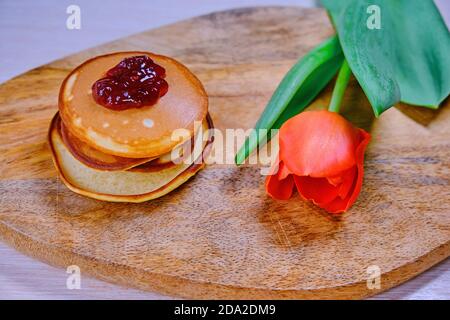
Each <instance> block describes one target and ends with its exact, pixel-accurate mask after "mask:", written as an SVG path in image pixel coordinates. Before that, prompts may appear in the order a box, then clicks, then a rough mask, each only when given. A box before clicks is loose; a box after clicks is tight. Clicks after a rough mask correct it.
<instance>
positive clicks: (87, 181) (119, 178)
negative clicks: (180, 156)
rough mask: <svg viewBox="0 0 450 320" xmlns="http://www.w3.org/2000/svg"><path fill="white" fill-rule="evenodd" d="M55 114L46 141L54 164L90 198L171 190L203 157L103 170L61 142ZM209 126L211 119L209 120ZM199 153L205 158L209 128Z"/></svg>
mask: <svg viewBox="0 0 450 320" xmlns="http://www.w3.org/2000/svg"><path fill="white" fill-rule="evenodd" d="M60 124H61V123H60V120H59V117H58V114H56V115H55V117H54V118H53V120H52V122H51V125H50V128H49V144H50V148H51V150H52V154H53V161H54V164H55V166H56V168H57V170H58V172H59V174H60V176H61V179H62V181H63V182H64V184H65V185H66V186H67V187H68V188H69V189H70V190H72V191H74V192H76V193H78V194H81V195H84V196H88V197H91V198H95V199H99V200H106V201H114V202H143V201H147V200H151V199H155V198H158V197H161V196H163V195H165V194H167V193H168V192H170V191H172V190H174V189H175V188H177V187H178V186H180V185H181V184H183V183H184V182H185V181H187V180H188V179H189V178H190V177H192V176H193V175H195V173H196V172H197V171H199V170H200V169H201V168H203V166H204V162H203V161H198V160H199V159H196V161H195V162H194V161H192V162H190V163H181V164H177V165H175V166H172V167H169V168H162V169H160V170H158V171H149V172H147V171H145V170H144V171H130V170H126V171H102V170H96V169H93V168H90V167H88V166H86V165H85V164H83V163H82V162H80V161H78V159H77V158H76V157H74V156H73V155H72V154H71V152H70V150H69V149H68V148H67V147H66V145H65V144H64V142H63V140H62V137H61V125H60ZM208 124H209V126H210V127H212V122H211V121H210V119H209V121H208ZM209 133H210V136H209V139H208V141H207V143H206V145H205V147H204V149H203V151H202V153H201V155H200V157H202V158H205V157H206V156H207V155H208V153H209V151H210V148H211V144H212V130H210V131H209Z"/></svg>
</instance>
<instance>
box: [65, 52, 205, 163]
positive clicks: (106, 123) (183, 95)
mask: <svg viewBox="0 0 450 320" xmlns="http://www.w3.org/2000/svg"><path fill="white" fill-rule="evenodd" d="M136 55H148V56H149V57H150V58H151V59H152V60H153V61H154V62H155V63H157V64H158V65H160V66H162V67H163V68H165V70H166V77H165V80H166V81H167V83H168V84H169V90H168V92H167V93H166V94H165V95H164V96H163V97H161V98H160V99H159V100H158V101H157V102H156V104H154V105H151V106H145V107H142V108H131V109H127V110H122V111H114V110H111V109H108V108H105V107H104V106H102V105H99V104H97V103H96V101H95V100H94V98H93V96H92V92H91V87H92V84H93V83H94V82H95V81H97V80H98V79H100V78H102V77H103V76H104V75H105V73H106V71H107V70H109V69H111V68H112V67H114V66H116V65H117V64H118V63H119V62H120V61H121V60H123V59H124V58H127V57H132V56H136ZM58 106H59V111H60V115H61V118H62V121H63V122H64V125H65V126H66V127H67V130H68V131H69V132H70V133H71V134H73V135H74V136H75V137H76V138H77V139H79V140H81V141H82V142H84V143H86V144H87V145H89V146H90V147H92V148H93V149H95V150H99V151H102V152H103V153H105V154H109V155H114V156H119V157H124V158H137V159H142V158H155V157H159V156H161V155H163V154H165V153H168V152H170V151H171V150H172V149H173V148H174V147H175V146H176V145H178V144H180V143H182V142H183V141H173V140H172V139H171V135H172V132H173V131H174V130H176V129H186V130H188V132H190V137H192V136H193V135H194V122H195V121H199V122H202V121H203V120H204V119H205V117H206V114H207V110H208V98H207V95H206V92H205V90H204V88H203V85H202V84H201V82H200V81H199V80H198V79H197V77H196V76H195V75H194V74H192V73H191V72H190V71H189V69H187V68H186V67H185V66H183V65H182V64H181V63H179V62H177V61H176V60H174V59H172V58H169V57H165V56H161V55H156V54H153V53H149V52H137V51H136V52H117V53H112V54H107V55H103V56H98V57H95V58H93V59H90V60H88V61H86V62H84V63H83V64H81V65H80V66H79V67H77V68H75V69H74V70H73V71H72V72H71V73H70V74H69V75H68V76H67V78H66V79H65V80H64V82H63V84H62V86H61V90H60V93H59V102H58ZM190 137H187V138H186V140H187V139H189V138H190ZM111 161H112V163H116V162H117V161H118V162H119V163H120V162H121V160H120V159H111ZM139 161H141V160H139ZM139 161H138V162H139Z"/></svg>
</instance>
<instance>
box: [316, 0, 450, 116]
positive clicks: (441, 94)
mask: <svg viewBox="0 0 450 320" xmlns="http://www.w3.org/2000/svg"><path fill="white" fill-rule="evenodd" d="M321 2H322V4H323V5H324V7H325V8H326V9H327V10H328V12H329V13H330V15H331V18H332V21H333V23H334V25H335V28H336V30H337V33H338V36H339V40H340V43H341V46H342V50H343V51H344V55H345V57H346V59H347V61H348V63H349V65H350V68H351V70H352V72H353V74H354V75H355V77H356V78H357V80H358V82H359V84H360V85H361V87H362V88H363V90H364V92H365V94H366V96H367V97H368V99H369V101H370V103H371V105H372V108H373V110H374V113H375V115H376V116H379V115H380V114H381V113H382V112H383V111H385V110H387V109H388V108H390V107H391V106H393V105H394V104H396V103H397V102H399V101H402V102H405V103H408V104H413V105H419V106H425V107H430V108H437V107H438V106H439V104H440V103H441V102H442V101H443V100H444V99H445V98H446V97H447V96H448V95H449V93H450V34H449V31H448V29H447V27H446V25H445V23H444V20H443V19H442V17H441V15H440V13H439V11H438V10H437V8H436V6H435V5H434V3H433V1H432V0H395V1H394V0H339V1H336V0H322V1H321ZM378 18H380V19H379V22H380V25H379V27H380V28H379V29H377V27H378V26H377V25H376V22H377V21H376V19H378ZM374 19H375V20H374Z"/></svg>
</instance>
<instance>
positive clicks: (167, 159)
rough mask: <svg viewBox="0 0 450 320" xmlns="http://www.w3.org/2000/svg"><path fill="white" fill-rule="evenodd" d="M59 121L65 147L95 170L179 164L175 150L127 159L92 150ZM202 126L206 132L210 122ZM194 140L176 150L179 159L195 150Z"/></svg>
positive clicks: (153, 167) (152, 167)
mask: <svg viewBox="0 0 450 320" xmlns="http://www.w3.org/2000/svg"><path fill="white" fill-rule="evenodd" d="M207 118H209V116H207ZM59 119H60V117H59V115H58V119H57V121H58V122H60V124H59V125H60V126H61V137H62V140H63V142H64V144H65V146H66V147H67V148H68V149H69V151H70V153H71V154H72V155H73V156H74V157H75V158H77V159H78V160H79V161H81V162H82V163H84V164H85V165H86V166H88V167H91V168H93V169H98V170H108V171H121V170H128V169H131V168H135V167H136V169H137V170H141V171H142V170H145V171H150V170H153V171H158V170H159V169H161V168H168V167H170V166H173V165H175V164H174V162H177V160H176V159H175V161H173V159H172V153H174V150H172V151H171V152H169V153H166V154H164V155H162V156H160V157H158V158H125V157H119V156H114V155H110V154H107V153H104V152H102V151H100V150H97V149H94V148H92V147H91V146H90V145H88V144H87V143H85V142H83V141H81V140H80V139H78V138H77V137H75V136H74V135H73V134H71V133H70V132H69V131H68V130H67V128H66V126H65V125H64V123H63V122H61V121H60V120H59ZM209 121H210V119H209ZM202 125H203V131H206V130H207V129H208V120H207V119H205V120H203V124H202ZM194 139H195V137H192V139H190V140H188V141H186V142H185V143H184V144H181V145H180V146H177V147H176V148H175V149H176V150H177V151H178V157H181V156H183V154H184V155H186V156H188V155H189V153H190V152H191V151H192V150H191V149H192V148H193V142H194ZM187 148H189V149H187ZM186 153H187V154H186ZM174 154H175V153H174Z"/></svg>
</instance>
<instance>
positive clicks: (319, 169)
mask: <svg viewBox="0 0 450 320" xmlns="http://www.w3.org/2000/svg"><path fill="white" fill-rule="evenodd" d="M369 141H370V134H368V133H367V132H366V131H364V130H363V129H360V128H356V127H354V126H353V125H352V124H351V123H350V122H348V121H347V120H346V119H345V118H344V117H343V116H341V115H339V114H338V113H335V112H330V111H327V110H321V111H306V112H303V113H300V114H298V115H296V116H294V117H292V118H291V119H289V120H288V121H286V122H285V123H284V124H283V125H282V127H281V128H280V131H279V142H280V151H279V155H278V161H277V163H276V164H275V165H274V167H273V168H272V174H271V175H269V176H268V177H267V179H266V191H267V193H268V194H269V195H270V196H271V197H272V198H274V199H279V200H287V199H289V198H290V197H291V196H292V193H293V191H294V187H296V189H297V191H298V192H299V194H300V195H301V196H302V198H304V199H306V200H310V201H312V202H313V203H314V204H316V205H317V206H319V207H321V208H323V209H325V210H326V211H328V212H330V213H340V212H345V211H347V210H348V209H349V208H350V207H351V206H352V205H353V203H354V202H355V201H356V199H357V197H358V195H359V193H360V191H361V187H362V182H363V175H364V168H363V162H364V152H365V150H366V147H367V145H368V143H369Z"/></svg>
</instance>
